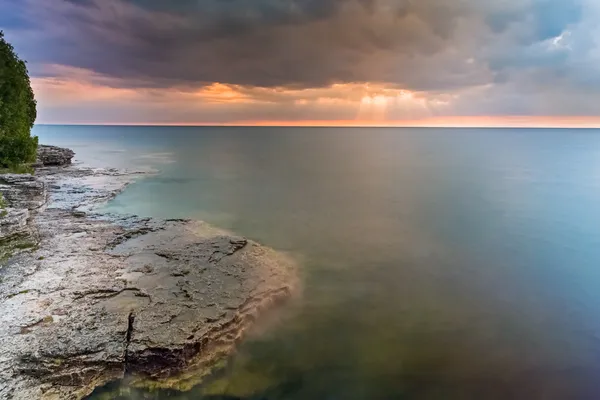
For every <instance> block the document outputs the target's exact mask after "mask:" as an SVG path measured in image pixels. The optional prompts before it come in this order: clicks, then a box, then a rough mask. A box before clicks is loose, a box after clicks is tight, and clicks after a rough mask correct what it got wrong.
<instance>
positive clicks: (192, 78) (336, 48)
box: [0, 0, 600, 114]
mask: <svg viewBox="0 0 600 400" xmlns="http://www.w3.org/2000/svg"><path fill="white" fill-rule="evenodd" d="M598 21H600V3H599V2H598V1H596V0H572V1H566V0H178V1H167V0H0V28H5V29H6V30H7V36H8V37H9V38H10V39H11V40H12V41H13V42H14V43H15V45H16V47H17V50H18V51H19V52H20V53H21V54H22V55H23V56H24V57H25V58H27V59H28V60H29V61H30V63H29V67H30V70H31V71H32V72H33V73H34V75H36V76H44V75H47V74H49V75H50V76H53V74H56V69H53V70H50V72H48V71H49V70H48V69H47V68H46V67H44V65H46V64H57V65H64V66H70V67H77V68H82V69H85V70H88V71H92V72H93V73H95V74H96V75H87V79H92V80H94V79H98V80H99V82H98V83H99V84H101V85H104V86H114V87H131V88H142V87H143V88H173V87H176V88H181V89H182V90H187V89H194V88H198V87H201V86H208V85H210V84H212V83H214V82H221V83H227V84H235V85H242V86H245V87H287V88H315V87H326V86H328V85H330V84H332V83H352V82H376V83H382V84H385V85H388V86H389V87H397V88H402V89H408V90H414V91H426V92H428V93H432V95H438V94H444V93H445V94H451V95H456V96H459V97H460V98H458V97H457V99H458V100H456V101H454V103H453V104H456V107H457V110H458V111H457V112H459V113H461V114H463V113H464V114H468V113H475V114H477V113H481V114H484V113H513V114H519V113H532V114H544V113H554V114H557V113H561V112H562V111H561V110H574V109H579V110H586V111H585V112H586V113H591V114H593V113H595V112H598V111H600V101H598V100H594V99H595V96H597V94H598V93H600V79H599V78H598V76H600V67H599V66H600V49H599V43H600V28H599V23H598ZM468 90H474V91H473V92H470V93H468V94H465V91H468ZM477 96H481V97H480V98H478V97H477ZM583 103H585V104H583Z"/></svg>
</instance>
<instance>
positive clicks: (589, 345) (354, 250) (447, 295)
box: [35, 126, 600, 400]
mask: <svg viewBox="0 0 600 400" xmlns="http://www.w3.org/2000/svg"><path fill="white" fill-rule="evenodd" d="M35 133H36V134H38V135H39V136H40V141H41V143H48V144H56V145H63V146H68V147H71V148H73V149H74V150H76V152H77V154H78V157H79V158H80V159H82V160H83V161H84V162H85V163H86V164H89V165H94V166H118V167H130V168H154V169H158V170H160V173H158V174H157V175H155V176H152V177H149V178H146V179H142V180H140V181H138V182H137V183H135V184H133V185H131V186H130V187H129V188H128V189H126V190H125V191H124V192H123V193H122V194H121V195H119V196H118V197H117V198H116V199H114V200H113V201H112V202H111V203H109V204H108V205H107V206H106V207H105V209H106V210H107V211H110V212H123V213H134V214H138V215H146V216H155V217H169V218H174V217H185V218H199V219H203V220H205V221H207V222H210V223H212V224H214V225H217V226H220V227H224V228H228V229H231V230H233V231H235V232H237V233H240V234H243V235H246V236H248V237H250V238H252V239H255V240H258V241H260V242H262V243H264V244H266V245H269V246H271V247H274V248H276V249H280V250H284V251H289V252H291V253H293V254H294V255H296V256H297V257H298V258H299V259H301V260H302V277H303V281H304V293H303V296H302V298H301V299H300V300H299V301H298V303H297V304H294V305H293V306H291V307H289V309H288V310H286V312H285V316H282V317H281V318H282V319H281V321H280V322H279V323H277V322H275V323H273V324H272V326H269V328H268V329H265V331H264V332H263V333H262V334H261V335H257V336H256V337H253V338H251V339H249V340H248V341H246V342H245V343H244V344H243V345H242V347H241V349H240V352H239V354H238V355H237V356H236V357H234V358H233V359H232V360H231V363H230V366H229V367H228V368H227V370H226V371H224V372H223V373H222V376H221V377H220V379H219V380H218V381H217V382H215V383H214V384H212V385H205V386H202V387H197V388H195V389H193V390H192V391H191V392H188V393H177V392H166V391H164V392H154V393H146V392H143V391H133V390H132V391H128V390H127V387H126V384H123V385H121V386H119V385H114V386H113V387H111V388H109V389H107V390H106V391H105V392H104V394H103V395H104V396H107V397H108V398H123V399H125V398H150V399H163V398H169V399H202V398H205V397H206V396H208V397H206V398H243V399H269V400H270V399H286V400H287V399H290V400H296V399H351V400H352V399H597V398H600V381H599V380H598V379H597V377H598V376H600V131H594V130H517V129H371V128H368V129H367V128H360V129H359V128H357V129H348V128H343V129H331V128H329V129H325V128H323V129H321V128H312V129H306V128H209V127H203V128H181V127H177V128H173V127H58V126H54V127H50V126H37V127H35ZM118 393H121V394H120V395H119V394H118ZM209 395H210V396H209ZM101 396H102V394H98V398H101ZM119 396H120V397H119ZM219 396H223V397H219Z"/></svg>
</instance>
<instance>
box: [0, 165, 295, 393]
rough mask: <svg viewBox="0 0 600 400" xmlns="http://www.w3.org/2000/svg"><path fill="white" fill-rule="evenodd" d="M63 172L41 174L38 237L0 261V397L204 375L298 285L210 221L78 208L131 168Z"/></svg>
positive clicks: (284, 265) (283, 260) (266, 256)
mask: <svg viewBox="0 0 600 400" xmlns="http://www.w3.org/2000/svg"><path fill="white" fill-rule="evenodd" d="M60 171H61V172H56V170H47V171H41V172H40V173H39V174H38V175H39V176H38V177H37V178H36V179H38V180H39V181H40V182H42V183H43V184H44V185H45V186H47V187H49V188H50V189H49V191H50V204H49V207H48V208H45V209H44V210H43V211H39V212H36V213H34V215H33V216H32V217H31V222H30V223H31V225H32V227H33V228H34V229H35V231H36V232H37V235H38V236H39V244H38V245H37V247H35V248H31V249H29V250H28V251H26V252H23V253H20V254H18V255H16V256H13V257H11V258H10V260H8V261H7V262H5V263H4V267H3V268H1V269H0V399H4V398H12V399H32V398H36V399H38V398H39V399H80V398H82V397H84V396H86V395H88V394H89V393H91V391H92V390H93V389H94V388H96V387H97V386H100V385H103V384H106V383H108V382H110V381H112V380H115V379H120V378H123V377H124V376H125V375H126V374H128V375H133V376H134V377H136V379H138V380H151V381H152V382H153V385H157V386H165V387H169V386H170V387H173V386H180V385H181V383H182V382H186V383H188V384H191V383H194V382H197V380H198V379H199V378H200V377H201V376H203V375H204V374H206V373H207V372H208V371H210V370H211V368H212V367H213V366H214V365H215V363H217V362H219V361H221V360H222V359H223V358H224V357H226V356H227V355H229V354H231V353H232V352H233V350H234V348H235V345H236V343H237V342H238V341H239V340H240V339H241V338H242V337H243V336H244V334H245V332H247V330H248V329H249V328H250V327H251V326H253V325H254V323H255V322H256V320H257V318H258V317H259V316H260V315H261V314H262V313H263V312H264V311H266V310H267V309H270V308H272V307H274V306H275V305H277V304H279V303H281V302H282V301H284V300H285V299H287V298H288V297H289V296H290V295H291V293H292V292H293V290H294V288H295V286H296V284H295V282H296V278H295V276H296V275H295V268H294V263H293V262H292V261H291V260H289V259H288V258H287V257H285V256H284V255H282V254H279V253H277V252H275V251H273V250H271V249H268V248H265V247H263V246H261V245H259V244H257V243H254V242H252V241H250V240H247V239H245V238H241V237H238V236H235V235H232V234H230V233H228V232H225V231H222V230H219V229H216V228H214V227H211V226H209V225H207V224H205V223H203V222H199V221H186V220H170V221H159V220H152V219H140V218H137V217H116V216H113V217H110V216H106V215H104V216H103V215H98V214H93V213H91V214H90V213H89V212H88V213H87V214H86V213H82V212H78V211H74V209H75V208H83V209H86V210H89V209H90V205H91V204H94V203H96V202H99V201H105V200H106V199H108V198H110V197H112V196H114V194H115V193H118V192H119V191H120V190H122V188H123V187H124V186H125V185H126V184H127V183H128V182H130V181H131V179H133V178H134V175H128V174H125V173H123V174H118V173H117V172H116V171H111V172H110V174H106V173H103V172H102V171H100V172H99V171H93V170H81V169H77V168H72V167H69V168H66V169H61V170H60ZM104 172H105V171H104ZM97 174H99V175H97ZM90 182H93V187H90V186H87V185H89V184H90ZM102 182H103V183H102ZM115 182H118V184H115ZM70 198H75V201H74V202H73V201H68V199H70ZM57 199H58V200H57Z"/></svg>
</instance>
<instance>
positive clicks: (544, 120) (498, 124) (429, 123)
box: [36, 116, 600, 129]
mask: <svg viewBox="0 0 600 400" xmlns="http://www.w3.org/2000/svg"><path fill="white" fill-rule="evenodd" d="M36 125H54V126H57V125H58V126H60V125H70V126H141V127H143V126H146V127H151V126H161V127H169V126H172V127H186V126H187V127H278V128H283V127H298V128H540V129H552V128H556V129H560V128H564V129H599V128H600V116H546V117H540V116H501V117H496V116H470V117H459V116H451V117H429V118H423V119H412V120H396V121H386V122H383V121H382V122H378V121H368V120H367V121H364V120H363V121H361V120H331V121H327V120H305V121H264V120H262V121H261V120H258V121H248V120H242V121H237V122H61V123H56V122H49V123H44V122H40V123H37V124H36Z"/></svg>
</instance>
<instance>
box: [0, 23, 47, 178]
mask: <svg viewBox="0 0 600 400" xmlns="http://www.w3.org/2000/svg"><path fill="white" fill-rule="evenodd" d="M36 116H37V111H36V102H35V98H34V95H33V90H32V89H31V83H30V81H29V76H28V74H27V67H26V65H25V62H24V61H22V60H21V59H19V57H18V56H17V55H16V53H15V51H14V48H13V47H12V46H11V45H10V44H9V43H7V42H6V41H5V40H4V33H3V32H2V31H0V167H5V168H15V167H16V166H18V165H20V164H23V163H29V162H34V161H35V156H36V150H37V144H38V139H37V137H35V136H34V137H32V136H31V128H32V127H33V124H34V122H35V119H36Z"/></svg>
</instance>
